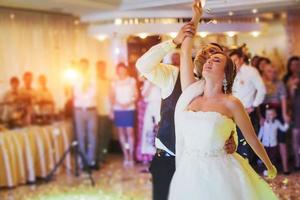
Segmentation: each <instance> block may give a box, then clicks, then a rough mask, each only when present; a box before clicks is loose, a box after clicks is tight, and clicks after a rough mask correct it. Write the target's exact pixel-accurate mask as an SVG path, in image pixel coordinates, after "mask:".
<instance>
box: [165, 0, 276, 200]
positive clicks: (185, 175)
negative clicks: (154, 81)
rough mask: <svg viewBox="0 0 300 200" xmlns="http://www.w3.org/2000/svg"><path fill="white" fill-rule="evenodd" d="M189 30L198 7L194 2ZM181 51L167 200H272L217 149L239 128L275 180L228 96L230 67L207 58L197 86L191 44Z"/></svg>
mask: <svg viewBox="0 0 300 200" xmlns="http://www.w3.org/2000/svg"><path fill="white" fill-rule="evenodd" d="M193 11H194V16H193V19H192V21H193V22H194V23H195V22H196V23H195V27H196V26H197V24H198V21H199V20H200V17H201V7H200V6H199V2H198V1H197V0H195V3H194V6H193ZM181 48H182V51H181V66H180V69H181V72H180V78H181V87H182V90H183V93H182V95H181V97H180V98H179V100H178V102H177V105H176V110H175V130H176V171H175V174H174V176H173V179H172V182H171V186H170V193H169V199H170V200H176V199H178V200H182V199H189V200H194V199H195V200H196V199H197V200H198V199H205V200H215V199H223V200H241V199H242V200H262V199H268V200H272V199H277V197H276V195H275V194H274V193H273V192H272V190H271V188H270V187H269V186H268V184H267V183H266V182H264V181H263V180H262V179H261V178H260V177H259V175H257V174H256V173H255V171H254V170H253V169H252V168H251V166H250V165H249V163H248V162H247V161H246V160H245V159H243V158H242V157H241V156H239V155H238V154H237V153H234V154H226V152H224V150H223V145H224V143H225V140H226V138H228V137H229V134H230V133H231V132H234V133H235V136H236V125H238V126H239V128H240V129H241V131H242V132H243V135H244V137H245V139H246V140H247V142H248V144H250V146H251V147H252V148H253V150H254V151H255V153H256V154H257V155H258V156H259V157H260V158H261V160H262V161H263V162H264V164H265V165H266V168H267V169H268V176H269V177H270V178H274V177H275V176H276V168H275V167H274V166H273V165H272V163H271V161H270V159H269V158H268V156H267V153H266V151H265V149H264V147H263V146H262V144H261V143H260V142H259V140H258V138H257V136H256V134H255V132H254V129H253V126H252V125H251V122H250V119H249V116H248V114H247V113H246V111H245V109H244V107H243V105H242V104H241V102H240V101H239V100H238V99H236V98H235V97H233V96H232V95H231V89H232V84H233V81H234V77H235V67H234V65H233V63H232V61H231V60H230V59H229V58H228V56H226V55H225V54H223V53H216V54H214V55H212V56H211V57H210V58H209V59H208V60H207V61H206V63H205V64H204V66H203V70H202V77H203V79H201V80H200V81H195V79H194V75H193V68H194V65H193V62H192V38H185V40H184V42H183V43H182V46H181Z"/></svg>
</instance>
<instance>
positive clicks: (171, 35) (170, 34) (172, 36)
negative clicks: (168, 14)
mask: <svg viewBox="0 0 300 200" xmlns="http://www.w3.org/2000/svg"><path fill="white" fill-rule="evenodd" d="M169 36H170V37H171V38H175V37H176V36H177V32H171V33H169Z"/></svg>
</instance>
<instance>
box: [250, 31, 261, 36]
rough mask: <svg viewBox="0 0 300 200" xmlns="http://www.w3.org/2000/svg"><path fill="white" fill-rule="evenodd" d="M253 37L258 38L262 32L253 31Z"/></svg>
mask: <svg viewBox="0 0 300 200" xmlns="http://www.w3.org/2000/svg"><path fill="white" fill-rule="evenodd" d="M251 35H252V36H253V37H258V36H259V35H260V32H259V31H253V32H251Z"/></svg>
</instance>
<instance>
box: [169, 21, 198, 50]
mask: <svg viewBox="0 0 300 200" xmlns="http://www.w3.org/2000/svg"><path fill="white" fill-rule="evenodd" d="M195 34H196V28H195V25H194V23H193V22H188V23H186V24H185V25H184V26H183V27H181V29H180V31H179V32H178V34H177V35H176V37H175V38H174V39H173V43H174V44H176V45H177V46H178V45H180V44H181V43H182V42H183V40H184V38H186V37H190V38H193V37H194V36H195Z"/></svg>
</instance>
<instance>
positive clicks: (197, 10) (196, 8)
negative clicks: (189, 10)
mask: <svg viewBox="0 0 300 200" xmlns="http://www.w3.org/2000/svg"><path fill="white" fill-rule="evenodd" d="M202 14H203V10H202V5H201V2H200V0H194V4H193V18H192V22H193V23H194V24H195V26H196V25H198V23H199V21H200V19H201V17H202Z"/></svg>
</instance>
